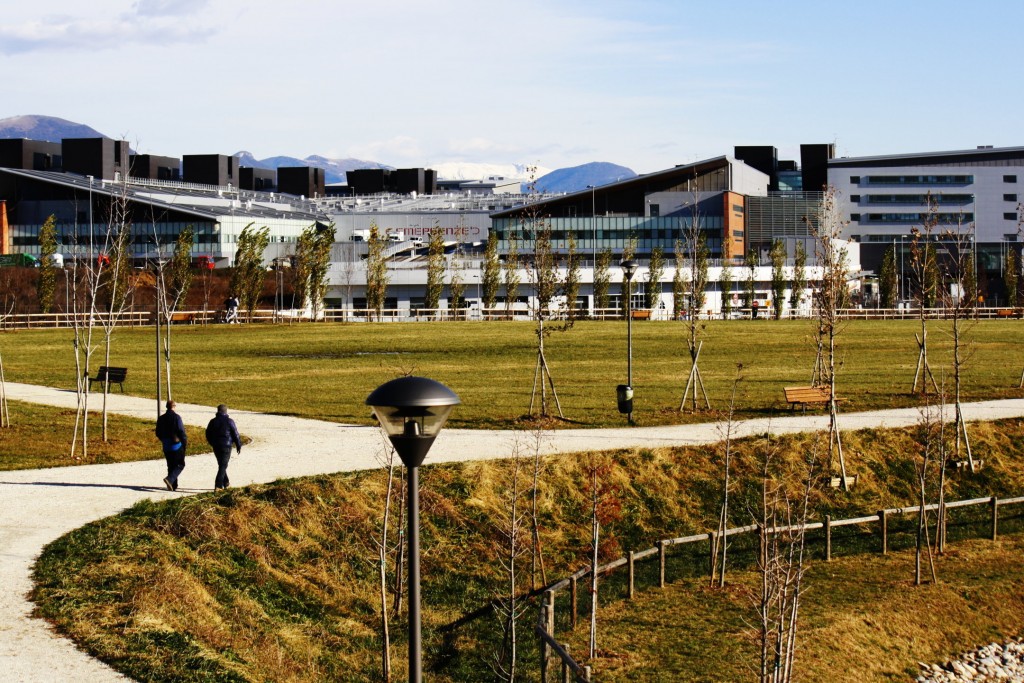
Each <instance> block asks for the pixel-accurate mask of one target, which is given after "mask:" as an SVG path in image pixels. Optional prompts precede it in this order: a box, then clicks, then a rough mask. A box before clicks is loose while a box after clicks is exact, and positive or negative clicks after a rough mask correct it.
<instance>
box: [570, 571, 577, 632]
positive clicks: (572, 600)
mask: <svg viewBox="0 0 1024 683" xmlns="http://www.w3.org/2000/svg"><path fill="white" fill-rule="evenodd" d="M569 602H570V603H572V604H571V605H570V606H569V628H571V629H573V630H575V629H576V609H577V607H576V577H575V576H574V577H572V579H570V581H569Z"/></svg>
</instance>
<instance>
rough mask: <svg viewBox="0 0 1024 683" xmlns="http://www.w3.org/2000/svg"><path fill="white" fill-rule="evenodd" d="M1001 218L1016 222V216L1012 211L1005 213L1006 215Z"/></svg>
mask: <svg viewBox="0 0 1024 683" xmlns="http://www.w3.org/2000/svg"><path fill="white" fill-rule="evenodd" d="M1003 218H1005V219H1006V220H1008V221H1015V220H1017V214H1015V213H1014V212H1013V211H1007V212H1006V213H1004V214H1003Z"/></svg>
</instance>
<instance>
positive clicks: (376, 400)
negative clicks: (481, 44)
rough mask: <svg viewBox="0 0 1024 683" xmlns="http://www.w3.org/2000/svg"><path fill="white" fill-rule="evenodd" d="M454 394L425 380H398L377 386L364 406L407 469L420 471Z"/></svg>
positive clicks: (452, 404)
mask: <svg viewBox="0 0 1024 683" xmlns="http://www.w3.org/2000/svg"><path fill="white" fill-rule="evenodd" d="M459 403H461V401H460V400H459V397H458V396H456V395H455V393H454V392H453V391H452V390H451V389H449V388H448V387H446V386H445V385H443V384H441V383H440V382H435V381H434V380H432V379H427V378H426V377H399V378H398V379H393V380H391V381H390V382H386V383H385V384H382V385H380V386H379V387H377V388H376V389H374V390H373V393H371V394H370V395H369V397H367V399H366V404H367V405H368V406H370V408H371V409H372V410H373V414H374V415H375V416H376V417H377V420H378V421H379V422H380V426H381V427H382V428H383V429H384V432H385V433H386V434H387V435H388V439H390V440H391V444H392V445H393V446H394V447H395V450H396V451H398V457H400V458H401V459H402V463H404V464H405V466H406V467H419V466H420V465H421V464H422V463H423V459H424V458H425V457H426V455H427V451H429V450H430V447H431V446H432V445H433V443H434V439H435V438H437V435H438V433H439V432H440V431H441V428H442V427H444V423H445V422H446V421H447V420H448V415H450V414H451V412H452V408H454V407H455V406H457V405H459Z"/></svg>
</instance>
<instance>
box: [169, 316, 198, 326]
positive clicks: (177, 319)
mask: <svg viewBox="0 0 1024 683" xmlns="http://www.w3.org/2000/svg"><path fill="white" fill-rule="evenodd" d="M171 323H172V324H173V323H188V324H189V325H195V323H196V314H195V313H171Z"/></svg>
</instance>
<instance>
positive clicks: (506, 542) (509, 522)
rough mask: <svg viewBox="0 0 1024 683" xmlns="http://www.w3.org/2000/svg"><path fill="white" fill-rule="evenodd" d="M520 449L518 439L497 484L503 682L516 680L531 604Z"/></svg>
mask: <svg viewBox="0 0 1024 683" xmlns="http://www.w3.org/2000/svg"><path fill="white" fill-rule="evenodd" d="M518 450H519V445H518V441H517V442H516V444H515V445H514V447H513V452H512V457H510V458H508V459H506V460H504V461H503V462H502V463H501V465H500V467H499V477H500V479H499V482H498V486H497V489H498V490H497V493H498V494H499V495H500V500H501V504H500V507H499V509H498V510H497V511H496V514H495V527H496V528H495V531H496V536H495V542H494V545H495V548H494V551H495V557H497V558H498V563H499V565H500V568H501V576H502V582H501V587H500V588H499V589H498V590H497V591H496V595H495V597H494V599H493V601H492V605H493V607H494V614H495V616H496V617H497V619H498V622H499V625H500V628H501V630H502V639H501V645H500V647H499V648H498V651H497V652H495V653H494V655H493V658H492V661H491V663H490V664H491V668H492V670H493V671H494V673H495V674H496V675H497V677H498V680H501V681H515V680H516V674H517V672H518V665H519V659H518V645H519V643H518V631H517V628H516V626H517V622H518V621H519V618H520V617H521V616H522V615H523V613H524V612H525V611H526V609H527V607H528V605H529V603H528V601H526V600H525V599H521V598H520V594H521V593H522V592H523V590H522V583H523V578H522V572H521V571H520V569H519V561H520V559H522V557H523V556H524V555H525V554H526V553H527V552H529V541H528V540H527V535H528V534H529V531H528V529H527V528H526V516H527V511H526V510H525V509H524V508H525V507H526V500H525V494H526V489H527V486H528V480H527V475H526V472H524V471H523V470H524V466H523V460H522V459H521V458H520V457H518Z"/></svg>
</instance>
